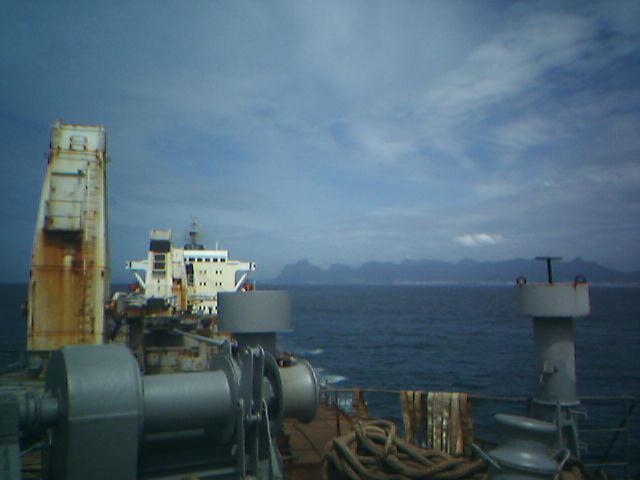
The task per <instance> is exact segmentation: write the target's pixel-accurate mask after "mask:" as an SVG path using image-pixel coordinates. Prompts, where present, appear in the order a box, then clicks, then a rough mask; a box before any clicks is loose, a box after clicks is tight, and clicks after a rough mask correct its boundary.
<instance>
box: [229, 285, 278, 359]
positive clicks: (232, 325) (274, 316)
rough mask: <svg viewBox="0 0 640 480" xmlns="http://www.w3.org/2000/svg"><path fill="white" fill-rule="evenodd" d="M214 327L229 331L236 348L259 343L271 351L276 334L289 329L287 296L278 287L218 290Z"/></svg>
mask: <svg viewBox="0 0 640 480" xmlns="http://www.w3.org/2000/svg"><path fill="white" fill-rule="evenodd" d="M218 330H219V331H220V332H228V333H232V334H233V337H234V338H235V339H236V340H237V342H238V345H239V346H240V347H245V346H252V347H255V346H257V345H260V346H262V348H264V349H265V350H266V351H267V352H269V353H275V350H276V333H278V332H290V331H291V296H290V295H289V292H285V291H281V290H264V291H256V290H254V291H250V292H221V293H219V294H218Z"/></svg>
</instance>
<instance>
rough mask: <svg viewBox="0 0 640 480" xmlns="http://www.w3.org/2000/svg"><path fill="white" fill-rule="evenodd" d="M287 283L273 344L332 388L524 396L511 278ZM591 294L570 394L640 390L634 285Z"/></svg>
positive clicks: (0, 305) (387, 408)
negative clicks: (476, 282)
mask: <svg viewBox="0 0 640 480" xmlns="http://www.w3.org/2000/svg"><path fill="white" fill-rule="evenodd" d="M287 290H289V291H290V292H291V294H292V298H293V317H294V327H295V332H293V333H290V334H286V335H283V336H281V337H280V340H279V346H280V348H281V349H283V350H289V351H293V352H297V353H299V354H301V355H303V356H305V357H306V358H307V359H308V360H309V361H310V362H312V364H313V365H314V366H315V367H316V368H318V369H320V372H321V376H322V377H323V378H324V379H325V380H326V381H328V382H329V383H331V384H332V385H333V386H334V387H341V386H344V387H348V386H366V387H380V388H386V389H421V390H456V391H467V392H473V393H476V394H483V395H499V396H530V395H531V394H532V393H533V391H534V384H535V381H536V374H535V372H534V368H533V364H534V360H533V339H532V329H531V322H530V320H529V319H528V318H523V317H520V316H518V314H517V305H516V299H515V288H509V287H455V286H446V287H432V286H430V287H422V286H421V287H399V286H398V287H383V286H362V287H353V286H350V287H343V286H341V287H329V286H293V287H288V288H287ZM25 295H26V287H25V286H24V285H0V322H1V323H0V328H1V332H2V333H1V334H0V365H1V366H4V365H7V364H8V363H11V362H12V361H15V360H17V359H18V358H19V352H20V350H21V349H22V348H23V347H22V345H24V337H25V330H24V319H23V317H22V315H21V313H20V303H21V302H22V301H23V300H24V299H25ZM591 304H592V315H591V316H590V317H587V318H584V319H579V320H577V322H576V342H577V352H576V357H577V377H578V392H579V394H580V395H621V394H627V395H633V396H636V397H640V289H638V288H604V287H601V288H598V287H595V288H592V290H591ZM368 399H369V403H370V406H371V408H372V409H373V410H374V413H377V414H378V415H382V416H386V417H391V418H398V417H399V402H398V398H397V396H395V395H375V394H372V395H369V397H368ZM586 407H587V409H588V414H589V420H588V422H589V423H590V424H595V425H596V426H599V425H601V424H603V423H609V424H610V423H618V422H619V421H620V418H621V415H620V413H621V406H616V407H608V406H606V407H604V406H599V405H586ZM514 408H515V409H518V408H523V407H521V406H516V407H514V406H512V405H507V404H504V405H503V404H500V403H496V404H493V403H491V404H489V405H484V406H482V405H481V406H480V407H479V408H478V409H477V413H478V414H479V415H480V417H481V418H480V419H479V425H480V426H483V425H484V426H486V425H489V424H490V414H491V413H493V412H498V411H507V410H513V409H514ZM638 410H640V406H639V407H638ZM521 413H524V412H521ZM632 420H633V422H634V423H633V431H634V437H635V439H634V444H633V447H632V449H633V451H634V454H635V458H634V463H635V464H636V465H637V464H638V463H640V461H639V460H640V457H639V456H638V453H637V451H638V450H640V443H639V440H640V415H638V413H637V412H636V413H635V415H634V417H633V418H632ZM616 426H617V425H616ZM585 437H587V435H585ZM585 440H587V441H588V442H589V444H590V445H591V450H592V453H593V454H594V455H596V456H597V454H598V452H597V451H596V450H597V448H596V447H602V445H601V444H602V443H603V440H602V439H599V440H598V439H591V438H585ZM605 443H606V442H605ZM637 469H638V467H637V466H636V468H635V470H636V471H637Z"/></svg>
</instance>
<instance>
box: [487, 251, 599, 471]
mask: <svg viewBox="0 0 640 480" xmlns="http://www.w3.org/2000/svg"><path fill="white" fill-rule="evenodd" d="M538 259H539V260H545V261H546V265H547V282H546V283H527V280H526V279H525V278H524V277H520V278H518V279H517V281H516V285H517V291H518V304H519V307H520V313H521V315H524V316H528V317H531V318H532V319H533V337H534V343H535V352H536V372H537V376H536V385H535V394H534V397H533V399H532V401H531V406H530V410H529V413H528V415H529V416H528V417H520V416H515V415H501V414H499V415H496V417H495V419H496V423H497V425H498V429H499V432H500V434H501V440H500V444H499V445H498V447H497V448H495V449H493V450H491V451H490V452H489V453H488V454H485V453H484V452H481V451H480V453H481V454H482V455H484V456H485V458H486V459H487V460H488V461H489V463H490V464H491V469H490V474H489V477H490V478H491V479H492V480H511V479H515V478H517V479H520V480H522V479H542V478H555V477H556V475H557V474H558V472H559V471H560V470H561V469H562V466H563V465H564V462H566V460H567V459H568V458H569V457H570V456H571V455H572V456H574V457H575V458H580V451H581V448H582V446H581V444H580V443H579V441H578V426H577V418H576V417H577V415H581V414H583V412H581V411H579V410H577V407H579V405H580V402H579V400H578V397H577V394H576V361H575V355H576V354H575V337H574V319H575V318H576V317H583V316H586V315H589V313H590V306H589V286H588V284H587V283H586V280H585V279H584V277H582V276H578V277H576V279H575V281H573V282H560V283H559V282H554V280H553V272H552V265H551V262H552V261H554V260H559V258H557V257H538Z"/></svg>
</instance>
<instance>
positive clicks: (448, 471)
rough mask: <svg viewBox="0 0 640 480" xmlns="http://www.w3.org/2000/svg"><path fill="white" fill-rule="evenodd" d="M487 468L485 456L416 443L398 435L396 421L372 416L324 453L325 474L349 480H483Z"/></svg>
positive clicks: (337, 439)
mask: <svg viewBox="0 0 640 480" xmlns="http://www.w3.org/2000/svg"><path fill="white" fill-rule="evenodd" d="M485 470H486V464H485V463H484V461H483V460H469V459H465V458H461V457H452V456H451V455H449V454H447V453H444V452H441V451H438V450H428V449H424V448H419V447H416V446H414V445H411V444H409V443H407V442H405V441H404V440H402V439H401V438H400V437H399V436H398V435H397V432H396V426H395V425H394V424H393V422H390V421H387V420H369V421H361V422H358V423H356V425H355V427H354V431H353V432H351V433H349V434H347V435H344V436H342V437H337V438H335V439H334V440H333V442H332V443H331V444H330V445H329V446H328V448H327V452H326V454H325V468H324V474H325V478H348V479H350V480H407V479H429V480H459V479H469V480H471V479H473V480H483V479H484V477H485V476H486V474H485V473H484V472H485Z"/></svg>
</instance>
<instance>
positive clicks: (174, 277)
mask: <svg viewBox="0 0 640 480" xmlns="http://www.w3.org/2000/svg"><path fill="white" fill-rule="evenodd" d="M189 234H190V236H191V243H190V244H188V245H185V246H184V248H179V247H175V246H174V245H173V243H172V240H171V230H161V229H155V230H151V234H150V242H149V252H148V253H147V258H146V259H145V260H131V261H128V262H127V264H126V269H127V270H131V271H132V272H133V273H134V275H135V276H136V279H137V281H138V284H139V285H140V287H141V288H142V289H143V291H144V298H145V300H146V303H147V305H149V306H157V307H162V306H167V307H172V308H174V309H175V310H176V311H185V312H190V313H195V314H202V315H207V314H215V313H217V310H218V292H228V291H237V290H240V289H241V288H243V286H244V285H245V282H246V279H247V275H248V274H249V272H252V271H254V270H255V268H256V266H255V263H253V262H243V261H238V260H231V259H229V251H228V250H220V249H214V250H210V249H205V248H204V247H203V246H202V245H199V244H197V243H196V231H195V230H192V231H191V232H189Z"/></svg>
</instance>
